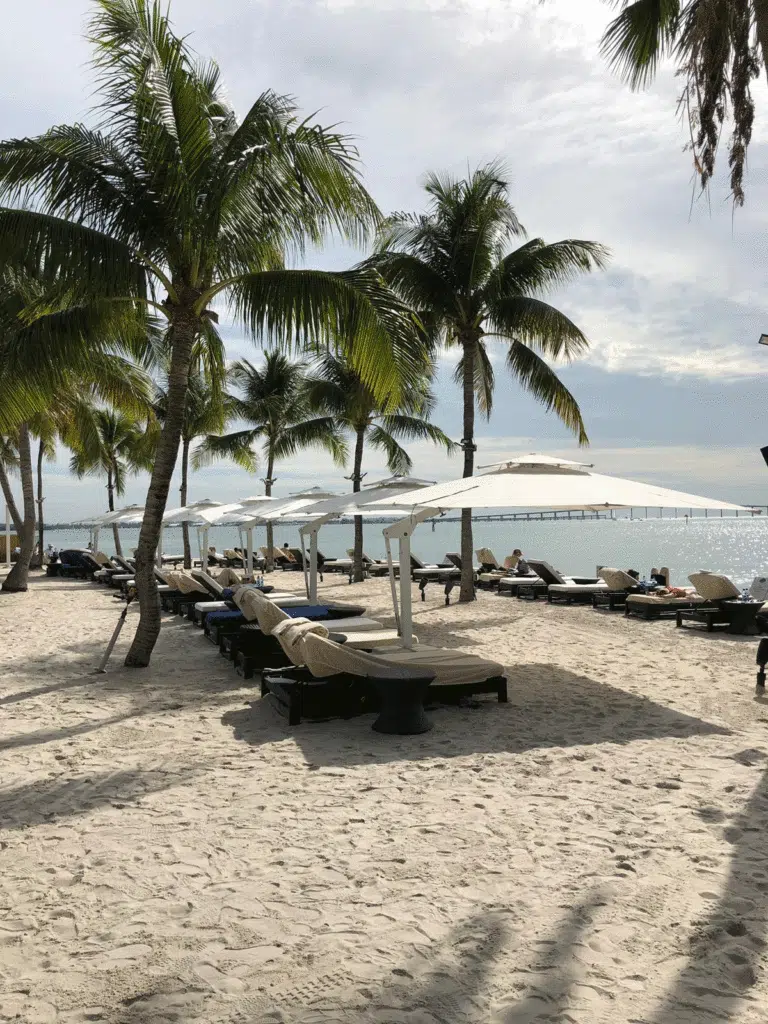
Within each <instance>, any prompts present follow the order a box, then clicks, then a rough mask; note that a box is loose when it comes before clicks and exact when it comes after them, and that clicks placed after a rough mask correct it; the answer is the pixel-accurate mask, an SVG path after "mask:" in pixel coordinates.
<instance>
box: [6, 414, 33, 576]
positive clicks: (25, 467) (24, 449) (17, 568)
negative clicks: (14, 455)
mask: <svg viewBox="0 0 768 1024" xmlns="http://www.w3.org/2000/svg"><path fill="white" fill-rule="evenodd" d="M19 474H20V476H21V493H22V496H23V498H24V519H23V521H22V523H21V529H20V530H19V543H20V545H21V554H20V555H19V560H18V561H17V562H15V563H14V566H13V568H12V569H11V571H10V572H9V573H8V575H7V576H6V578H5V583H4V584H3V591H4V592H6V593H18V592H20V591H25V590H26V589H27V582H28V578H29V563H30V562H31V561H32V553H33V552H34V550H35V477H34V471H33V469H32V449H31V447H30V443H29V426H28V425H27V424H26V423H22V424H21V426H20V427H19Z"/></svg>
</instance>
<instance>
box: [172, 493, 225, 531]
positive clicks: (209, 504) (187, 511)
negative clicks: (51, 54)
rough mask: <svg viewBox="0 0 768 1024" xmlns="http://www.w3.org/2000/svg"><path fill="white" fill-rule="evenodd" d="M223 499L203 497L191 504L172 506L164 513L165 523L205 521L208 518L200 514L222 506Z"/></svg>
mask: <svg viewBox="0 0 768 1024" xmlns="http://www.w3.org/2000/svg"><path fill="white" fill-rule="evenodd" d="M223 504H224V503H223V502H222V501H211V499H210V498H203V499H202V500H200V501H193V502H192V503H191V504H189V505H182V506H181V508H170V509H167V510H166V511H165V512H164V513H163V525H164V526H167V525H168V524H169V523H192V524H199V523H205V522H206V520H205V519H203V517H202V516H201V515H200V513H201V512H205V511H207V510H208V509H212V508H221V507H222V506H223Z"/></svg>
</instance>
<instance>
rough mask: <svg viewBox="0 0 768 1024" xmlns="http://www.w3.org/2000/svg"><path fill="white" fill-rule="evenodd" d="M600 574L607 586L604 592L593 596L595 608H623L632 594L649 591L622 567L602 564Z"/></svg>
mask: <svg viewBox="0 0 768 1024" xmlns="http://www.w3.org/2000/svg"><path fill="white" fill-rule="evenodd" d="M600 576H601V578H602V579H603V581H604V582H605V584H606V586H607V588H608V589H607V590H606V591H605V592H604V593H596V594H594V595H593V597H592V607H593V608H606V607H607V608H608V610H609V611H613V610H614V609H615V608H623V607H624V606H625V605H626V603H627V598H628V597H629V595H630V594H644V593H646V592H647V591H646V590H645V588H643V587H641V586H640V584H639V583H638V581H637V580H636V579H635V578H634V576H630V575H629V573H627V572H624V571H623V570H622V569H610V568H608V567H607V566H601V568H600Z"/></svg>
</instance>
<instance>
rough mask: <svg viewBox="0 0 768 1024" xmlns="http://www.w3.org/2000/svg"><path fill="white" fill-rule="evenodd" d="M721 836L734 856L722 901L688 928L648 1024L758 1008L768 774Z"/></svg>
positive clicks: (766, 882)
mask: <svg viewBox="0 0 768 1024" xmlns="http://www.w3.org/2000/svg"><path fill="white" fill-rule="evenodd" d="M764 756H765V755H763V754H761V752H759V751H743V752H742V754H737V755H735V760H737V761H739V762H740V763H742V764H754V763H755V761H756V760H757V759H761V758H762V757H764ZM711 810H712V812H717V811H718V810H719V809H717V808H713V809H711ZM711 817H712V818H713V819H714V820H722V819H724V818H726V817H727V815H725V814H722V811H721V812H720V814H716V813H712V815H711ZM723 834H724V837H725V839H726V841H727V842H730V843H732V845H733V854H732V856H731V861H730V866H729V871H728V877H727V879H726V881H725V886H724V888H723V893H722V896H721V897H720V899H719V900H718V901H717V903H716V905H715V906H714V908H713V909H712V911H711V912H710V913H709V914H708V915H707V916H706V917H704V918H703V919H701V920H699V921H697V922H696V923H695V930H694V933H693V936H692V937H691V943H690V954H689V961H688V964H687V966H686V967H684V968H683V970H682V971H681V972H680V974H679V975H678V977H677V979H676V980H675V982H674V984H673V985H672V987H671V988H670V989H669V991H668V992H667V993H666V995H665V996H664V998H663V1000H662V1003H661V1005H660V1006H659V1007H658V1008H657V1010H656V1011H655V1013H654V1014H653V1016H651V1017H649V1018H648V1022H647V1024H702V1022H705V1021H709V1020H718V1021H730V1020H736V1019H737V1018H738V1017H739V1016H740V1014H741V1012H742V1011H743V1004H744V1002H745V1001H747V1002H752V1003H753V1004H755V1005H756V1006H762V1007H763V1010H764V1008H765V1003H764V996H763V995H761V996H759V997H758V996H757V995H755V994H754V992H753V990H754V988H755V986H756V984H757V982H758V977H759V972H760V970H761V965H762V964H763V963H764V962H765V958H766V946H767V945H768V943H766V932H767V931H768V851H767V850H766V835H768V769H766V770H765V771H764V772H763V775H762V777H761V779H760V781H759V783H758V784H757V786H755V789H754V790H753V792H752V795H751V796H750V798H749V800H748V801H747V803H746V805H745V807H744V808H743V810H742V811H741V812H740V813H739V814H738V815H736V817H735V818H733V819H732V823H731V825H730V826H728V827H726V828H725V829H724V833H723ZM758 999H759V1003H758ZM762 1016H763V1017H764V1016H765V1014H764V1013H763V1014H762Z"/></svg>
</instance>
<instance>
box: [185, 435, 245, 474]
mask: <svg viewBox="0 0 768 1024" xmlns="http://www.w3.org/2000/svg"><path fill="white" fill-rule="evenodd" d="M258 438H259V431H258V430H238V431H235V432H233V433H231V434H224V435H215V434H209V435H208V436H207V437H205V438H203V440H202V441H201V442H200V444H199V445H198V446H197V448H195V449H194V451H193V452H192V468H193V469H194V470H198V469H203V468H204V467H205V466H210V465H212V464H213V463H214V462H216V461H218V460H219V459H230V460H231V461H232V462H234V463H235V464H236V465H238V466H240V467H241V468H242V469H245V470H247V471H248V472H249V473H255V472H256V470H257V468H258V464H259V458H258V455H257V454H256V452H255V451H254V449H253V445H254V444H255V442H256V441H257V440H258Z"/></svg>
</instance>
